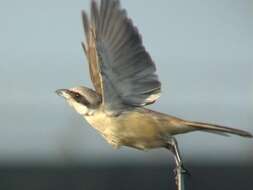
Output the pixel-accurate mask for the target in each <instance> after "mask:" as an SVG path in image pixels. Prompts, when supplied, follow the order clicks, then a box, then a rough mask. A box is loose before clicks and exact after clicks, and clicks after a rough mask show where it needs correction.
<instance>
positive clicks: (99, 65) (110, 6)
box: [83, 0, 161, 111]
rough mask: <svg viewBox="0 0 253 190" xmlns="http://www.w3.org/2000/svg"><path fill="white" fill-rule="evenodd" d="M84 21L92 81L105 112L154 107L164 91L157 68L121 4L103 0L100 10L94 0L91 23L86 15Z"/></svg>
mask: <svg viewBox="0 0 253 190" xmlns="http://www.w3.org/2000/svg"><path fill="white" fill-rule="evenodd" d="M83 21H84V28H85V33H86V41H87V44H86V46H87V47H86V48H85V49H86V52H88V53H87V54H88V55H87V57H88V60H89V65H90V70H91V72H90V73H91V75H92V76H91V78H92V81H93V83H94V86H95V88H96V90H97V91H99V92H100V93H101V94H102V95H103V103H104V106H105V109H107V110H111V111H117V110H119V109H121V108H123V107H124V106H126V105H128V106H144V105H147V104H151V103H154V102H155V100H156V99H158V98H159V95H160V90H161V83H160V81H159V79H158V76H157V75H156V73H155V72H156V67H155V64H154V62H153V61H152V59H151V57H150V55H149V54H148V52H147V51H146V49H145V48H144V46H143V44H142V38H141V35H140V34H139V32H138V29H137V28H136V27H135V26H134V25H133V23H132V20H131V19H129V18H128V17H127V13H126V11H125V10H124V9H121V7H120V2H119V0H101V3H100V7H99V8H98V5H97V3H96V1H94V0H93V1H92V4H91V21H89V20H88V17H87V16H86V14H83ZM89 22H91V23H89ZM92 32H94V35H92ZM90 36H93V38H92V37H90ZM93 45H95V48H93ZM95 54H96V55H95ZM98 79H99V80H98ZM98 81H99V82H100V84H98Z"/></svg>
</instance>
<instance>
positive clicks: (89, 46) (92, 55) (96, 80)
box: [82, 11, 102, 95]
mask: <svg viewBox="0 0 253 190" xmlns="http://www.w3.org/2000/svg"><path fill="white" fill-rule="evenodd" d="M82 19H83V27H84V31H85V35H86V42H82V47H83V49H84V52H85V55H86V57H87V59H88V63H89V70H90V78H91V81H92V83H93V85H94V87H95V90H96V92H97V93H99V94H100V95H102V78H101V74H100V71H99V65H98V64H99V62H98V56H97V50H96V41H95V28H94V26H92V24H91V22H90V21H89V19H88V16H87V14H86V13H85V12H84V11H83V12H82Z"/></svg>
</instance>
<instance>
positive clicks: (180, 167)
mask: <svg viewBox="0 0 253 190" xmlns="http://www.w3.org/2000/svg"><path fill="white" fill-rule="evenodd" d="M178 173H181V174H183V175H187V176H191V173H190V172H189V170H187V169H185V167H184V166H183V165H178V166H177V167H176V168H175V169H174V174H175V176H177V174H178Z"/></svg>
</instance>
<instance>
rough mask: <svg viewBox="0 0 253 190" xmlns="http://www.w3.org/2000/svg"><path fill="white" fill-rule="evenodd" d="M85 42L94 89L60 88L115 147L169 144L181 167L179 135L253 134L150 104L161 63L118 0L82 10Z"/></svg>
mask: <svg viewBox="0 0 253 190" xmlns="http://www.w3.org/2000/svg"><path fill="white" fill-rule="evenodd" d="M81 15H82V21H83V28H84V32H85V40H84V42H82V47H83V50H84V53H85V55H86V57H87V60H88V61H87V62H88V66H89V71H90V78H91V81H92V83H93V86H94V89H91V88H88V87H84V86H78V87H74V88H69V89H66V88H65V89H59V90H56V93H57V94H58V95H59V96H62V97H63V98H64V99H65V100H66V102H67V103H68V104H69V106H71V107H72V108H74V110H75V111H76V112H77V113H78V114H80V115H81V116H82V117H83V118H85V119H86V121H87V122H88V123H89V125H90V126H92V127H93V128H95V129H96V130H97V131H98V133H100V134H101V135H102V136H103V137H104V139H105V140H106V141H107V142H108V143H109V144H111V145H112V147H114V148H120V147H122V146H127V147H131V148H135V149H138V150H143V151H146V150H150V149H155V148H165V149H167V150H169V151H170V152H171V153H172V154H173V157H174V160H175V163H176V167H177V168H181V169H182V171H186V169H185V168H184V165H183V162H182V158H181V154H180V151H179V147H178V143H177V140H176V138H175V136H176V135H179V134H184V133H188V132H194V131H203V132H210V133H215V134H219V135H224V136H229V134H233V135H239V136H242V137H248V138H252V134H251V133H249V132H247V131H244V130H240V129H235V128H230V127H226V126H222V125H217V124H209V123H204V122H195V121H188V120H184V119H180V118H178V117H174V116H171V115H168V114H165V113H161V112H158V111H154V110H151V109H149V108H148V107H147V106H148V105H150V104H153V103H155V102H156V100H157V99H158V98H159V97H160V95H161V82H160V81H159V78H158V75H157V73H156V66H155V64H154V61H153V60H152V58H151V56H150V54H149V53H148V52H147V50H146V49H145V47H144V45H143V41H142V37H141V35H140V33H139V31H138V29H137V27H136V26H135V25H134V24H133V21H132V20H131V19H130V18H129V17H128V15H127V12H126V10H125V9H123V8H122V7H121V4H120V1H119V0H100V3H98V2H97V1H95V0H92V1H91V8H90V15H88V14H87V13H86V12H85V11H82V14H81Z"/></svg>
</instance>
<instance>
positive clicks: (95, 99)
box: [56, 86, 101, 115]
mask: <svg viewBox="0 0 253 190" xmlns="http://www.w3.org/2000/svg"><path fill="white" fill-rule="evenodd" d="M56 94H58V95H59V96H61V97H63V98H65V100H66V101H67V102H68V104H69V105H70V106H71V107H73V108H74V109H75V110H76V111H77V112H78V113H79V114H81V115H89V114H91V113H93V112H94V111H95V110H96V109H97V108H98V106H99V105H100V103H101V96H100V95H99V94H97V93H96V92H95V91H94V90H91V89H89V88H86V87H83V86H79V87H74V88H70V89H59V90H56Z"/></svg>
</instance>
